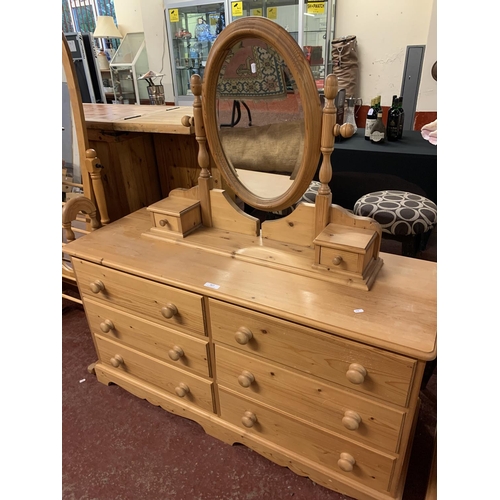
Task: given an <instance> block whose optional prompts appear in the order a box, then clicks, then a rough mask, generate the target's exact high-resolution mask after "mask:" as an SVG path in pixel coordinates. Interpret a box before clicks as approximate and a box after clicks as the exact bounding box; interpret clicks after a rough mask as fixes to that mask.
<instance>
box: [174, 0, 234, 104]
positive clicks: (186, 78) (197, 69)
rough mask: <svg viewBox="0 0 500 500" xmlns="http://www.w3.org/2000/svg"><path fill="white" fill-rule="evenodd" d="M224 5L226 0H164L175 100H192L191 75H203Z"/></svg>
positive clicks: (221, 23)
mask: <svg viewBox="0 0 500 500" xmlns="http://www.w3.org/2000/svg"><path fill="white" fill-rule="evenodd" d="M227 6H228V3H227V1H226V0H224V1H221V2H213V1H203V0H201V1H200V0H196V1H186V2H184V1H183V2H176V3H174V2H170V1H168V0H165V7H166V13H165V15H166V24H167V34H168V38H169V49H170V63H171V67H172V76H173V77H172V82H173V86H174V95H175V104H177V105H191V104H192V103H193V100H194V97H193V94H192V92H191V88H190V80H191V76H192V75H194V74H199V75H201V77H203V72H204V70H205V65H206V62H207V57H208V53H209V52H210V49H211V47H212V43H213V42H214V40H215V39H216V38H217V35H218V34H219V33H220V32H221V31H222V30H223V29H224V27H225V26H226V17H225V16H226V12H227Z"/></svg>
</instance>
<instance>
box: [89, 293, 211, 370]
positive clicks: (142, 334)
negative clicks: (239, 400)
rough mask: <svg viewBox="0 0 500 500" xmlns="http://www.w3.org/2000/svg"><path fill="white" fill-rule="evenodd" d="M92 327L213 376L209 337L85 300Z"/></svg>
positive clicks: (153, 354) (102, 333)
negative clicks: (197, 335) (194, 334)
mask: <svg viewBox="0 0 500 500" xmlns="http://www.w3.org/2000/svg"><path fill="white" fill-rule="evenodd" d="M83 304H84V306H85V311H86V313H87V319H88V322H89V325H90V329H91V330H92V331H93V332H94V333H98V334H100V335H101V336H103V337H106V338H108V339H110V340H116V341H119V342H122V343H124V344H127V345H128V346H130V347H133V348H135V349H138V350H140V351H142V352H144V353H146V354H150V355H151V356H154V357H156V358H159V359H161V360H162V361H166V362H167V363H169V364H171V365H174V366H177V367H178V368H183V369H188V370H191V371H193V372H196V373H198V374H200V375H203V376H206V377H210V376H211V369H210V366H209V361H208V360H209V359H210V356H209V352H208V340H206V339H201V338H200V339H198V338H196V337H192V336H191V335H186V334H183V333H179V332H175V331H174V330H170V329H169V328H166V327H163V326H159V325H158V324H156V323H152V322H151V321H147V320H144V319H141V318H138V317H137V316H132V315H131V314H127V313H124V312H122V311H118V310H116V309H114V308H111V307H108V306H105V305H102V304H100V303H99V302H96V301H94V300H90V299H84V301H83Z"/></svg>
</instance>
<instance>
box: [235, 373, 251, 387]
mask: <svg viewBox="0 0 500 500" xmlns="http://www.w3.org/2000/svg"><path fill="white" fill-rule="evenodd" d="M253 382H255V377H254V376H253V374H252V373H250V372H249V371H247V370H243V371H242V372H241V375H240V376H239V377H238V383H239V384H240V385H241V387H250V385H251V384H252V383H253Z"/></svg>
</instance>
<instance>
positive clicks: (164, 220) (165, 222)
mask: <svg viewBox="0 0 500 500" xmlns="http://www.w3.org/2000/svg"><path fill="white" fill-rule="evenodd" d="M166 225H168V220H167V219H162V220H161V221H160V226H161V227H165V226H166Z"/></svg>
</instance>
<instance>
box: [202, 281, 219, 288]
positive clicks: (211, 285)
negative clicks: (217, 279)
mask: <svg viewBox="0 0 500 500" xmlns="http://www.w3.org/2000/svg"><path fill="white" fill-rule="evenodd" d="M203 286H206V287H208V288H213V289H214V290H218V289H219V288H220V285H214V284H213V283H209V282H208V281H207V282H206V283H205V284H204V285H203Z"/></svg>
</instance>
